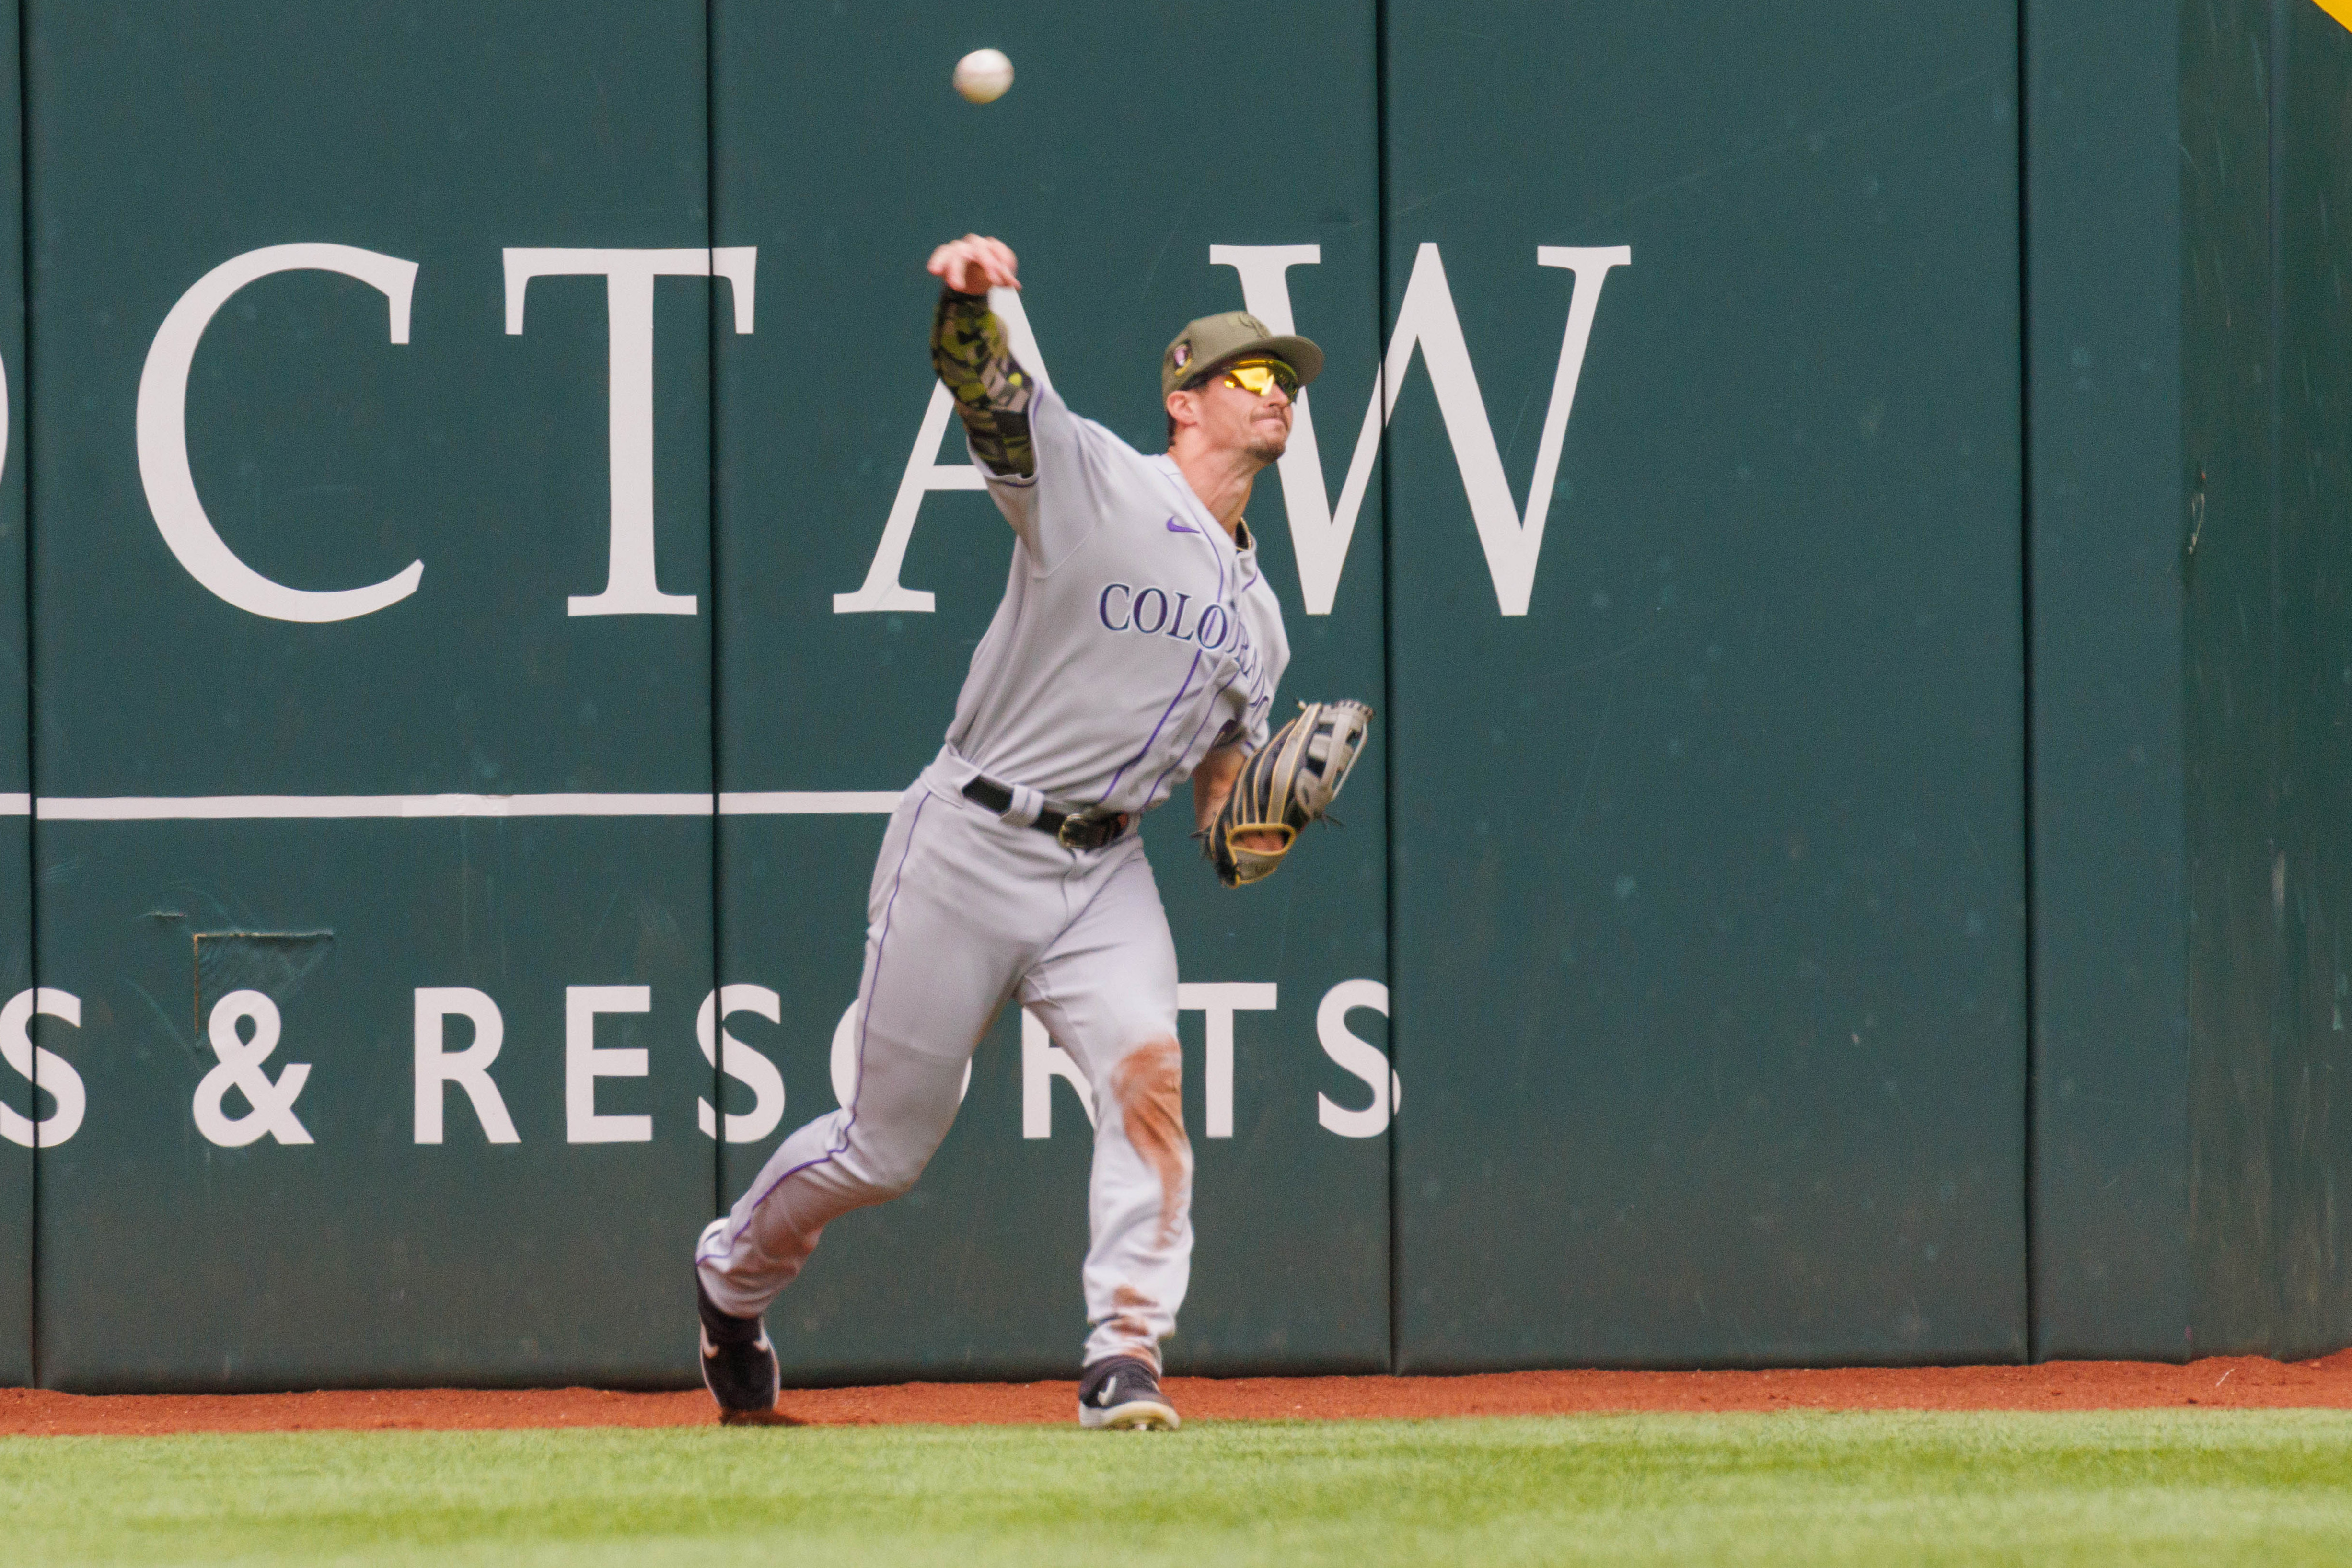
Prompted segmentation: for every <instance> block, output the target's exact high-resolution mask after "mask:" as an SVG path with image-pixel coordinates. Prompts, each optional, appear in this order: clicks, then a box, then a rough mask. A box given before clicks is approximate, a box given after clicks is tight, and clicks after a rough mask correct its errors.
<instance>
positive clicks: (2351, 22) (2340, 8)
mask: <svg viewBox="0 0 2352 1568" xmlns="http://www.w3.org/2000/svg"><path fill="white" fill-rule="evenodd" d="M2312 4H2313V5H2317V6H2318V7H2319V8H2320V9H2321V10H2323V11H2325V12H2326V13H2327V14H2328V15H2329V16H2333V17H2335V18H2336V21H2337V22H2339V23H2341V24H2342V25H2343V26H2346V27H2352V0H2312Z"/></svg>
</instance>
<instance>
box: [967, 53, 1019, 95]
mask: <svg viewBox="0 0 2352 1568" xmlns="http://www.w3.org/2000/svg"><path fill="white" fill-rule="evenodd" d="M1012 85H1013V62H1012V61H1011V60H1009V59H1006V58H1004V51H1003V49H974V50H972V51H971V53H970V54H968V55H966V56H964V58H961V59H960V60H958V61H956V68H955V89H956V90H957V91H958V92H960V93H961V94H963V95H964V97H966V98H968V99H970V100H971V101H972V102H974V103H994V102H995V101H996V100H998V99H1000V98H1003V96H1004V92H1005V89H1007V88H1009V87H1011V86H1012Z"/></svg>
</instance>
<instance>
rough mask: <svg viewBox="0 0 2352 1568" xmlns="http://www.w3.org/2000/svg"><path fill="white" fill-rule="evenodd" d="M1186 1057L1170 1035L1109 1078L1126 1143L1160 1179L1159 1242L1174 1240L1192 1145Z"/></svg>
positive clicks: (1133, 1053) (1145, 1046) (1140, 1049)
mask: <svg viewBox="0 0 2352 1568" xmlns="http://www.w3.org/2000/svg"><path fill="white" fill-rule="evenodd" d="M1183 1085H1184V1057H1183V1052H1182V1050H1181V1048H1180V1047H1178V1046H1177V1044H1176V1042H1175V1041H1174V1040H1171V1039H1167V1038H1164V1037H1163V1038H1160V1039H1157V1040H1149V1041H1146V1042H1145V1043H1144V1044H1142V1045H1140V1046H1138V1047H1136V1048H1135V1049H1134V1050H1132V1051H1129V1053H1128V1054H1127V1058H1126V1059H1125V1060H1123V1061H1121V1062H1120V1063H1119V1064H1118V1071H1117V1072H1115V1073H1114V1074H1113V1075H1112V1078H1111V1093H1112V1094H1113V1095H1115V1096H1116V1097H1117V1098H1118V1111H1119V1118H1120V1120H1121V1121H1123V1122H1124V1123H1125V1124H1126V1127H1127V1141H1128V1142H1129V1143H1131V1144H1133V1145H1134V1147H1135V1152H1137V1153H1139V1154H1140V1155H1142V1156H1143V1161H1144V1163H1146V1164H1148V1165H1150V1167H1151V1169H1152V1171H1153V1172H1154V1173H1156V1174H1157V1175H1158V1176H1159V1177H1160V1246H1162V1247H1165V1246H1167V1245H1168V1244H1169V1243H1171V1242H1172V1241H1174V1240H1175V1239H1176V1226H1177V1224H1178V1221H1179V1219H1180V1218H1181V1205H1182V1203H1183V1200H1184V1184H1185V1180H1186V1178H1187V1177H1188V1176H1190V1175H1191V1174H1192V1144H1191V1143H1190V1142H1187V1141H1186V1139H1185V1137H1184V1088H1183Z"/></svg>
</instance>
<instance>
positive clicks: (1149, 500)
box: [947, 386, 1290, 813]
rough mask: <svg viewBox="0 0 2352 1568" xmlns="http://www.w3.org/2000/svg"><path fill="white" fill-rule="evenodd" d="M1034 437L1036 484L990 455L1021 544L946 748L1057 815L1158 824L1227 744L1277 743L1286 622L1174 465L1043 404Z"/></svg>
mask: <svg viewBox="0 0 2352 1568" xmlns="http://www.w3.org/2000/svg"><path fill="white" fill-rule="evenodd" d="M1029 432H1030V437H1031V440H1032V441H1033V443H1034V451H1035V468H1036V472H1035V473H1034V476H1029V477H1023V476H1018V475H1013V476H1007V475H1003V474H998V473H996V472H994V471H992V469H991V468H989V467H988V465H987V464H985V463H982V462H979V461H978V455H977V454H975V465H976V466H977V467H978V468H980V471H981V473H982V476H984V477H985V478H986V479H987V480H988V490H989V494H991V495H992V496H993V497H995V498H996V504H997V506H998V508H999V509H1000V510H1003V513H1004V515H1005V517H1006V519H1007V520H1008V521H1011V523H1012V524H1013V533H1014V535H1015V542H1014V544H1013V565H1012V571H1011V574H1010V577H1009V579H1008V581H1007V582H1006V584H1005V589H1004V599H1003V603H1002V604H1000V605H998V606H997V611H996V617H995V619H994V620H993V621H992V622H991V623H990V625H989V628H988V635H987V636H986V637H982V639H981V643H980V646H979V647H977V648H976V649H974V650H973V652H972V656H971V672H970V673H969V674H968V675H967V676H966V677H965V679H964V684H963V692H962V695H961V696H960V697H959V698H958V699H957V700H956V714H955V722H954V724H953V725H952V726H950V729H949V730H948V735H947V742H948V745H949V747H950V749H951V750H953V751H954V752H955V753H956V754H957V755H959V756H961V757H962V758H963V759H964V760H965V761H967V762H969V763H971V764H972V765H973V766H975V767H977V768H978V769H980V771H981V772H982V773H986V774H988V775H989V776H990V777H991V778H993V779H996V780H998V781H1000V782H1002V783H1005V784H1026V785H1028V786H1029V787H1030V788H1032V789H1034V790H1037V791H1039V792H1040V793H1041V794H1043V795H1045V798H1046V799H1047V800H1048V801H1049V802H1050V803H1052V804H1053V805H1055V807H1056V808H1057V809H1061V810H1071V809H1085V810H1095V811H1100V812H1105V813H1108V812H1138V813H1139V812H1143V811H1147V810H1149V809H1150V807H1152V806H1154V805H1158V804H1159V803H1160V801H1162V800H1165V799H1166V798H1167V797H1168V795H1169V794H1170V792H1171V791H1172V790H1174V789H1175V788H1176V786H1177V785H1179V784H1182V783H1183V782H1184V781H1185V780H1186V779H1187V778H1189V777H1191V776H1192V770H1193V768H1195V767H1196V766H1198V765H1199V763H1200V761H1201V759H1202V756H1203V755H1205V754H1206V753H1207V752H1209V750H1210V749H1211V748H1212V747H1213V746H1215V745H1216V744H1218V743H1219V742H1220V741H1231V740H1234V739H1240V740H1241V741H1243V742H1244V743H1245V744H1246V745H1248V746H1250V747H1256V746H1258V745H1262V744H1263V743H1264V742H1265V738H1266V719H1267V715H1268V713H1269V711H1270V710H1271V708H1272V706H1273V697H1274V689H1275V687H1276V684H1277V683H1279V682H1280V680H1281V679H1282V672H1283V668H1284V667H1285V666H1286V665H1287V664H1288V663H1289V662H1290V645H1289V642H1288V640H1287V639H1286V637H1285V636H1284V634H1283V629H1282V611H1281V606H1280V605H1278V604H1277V603H1276V599H1275V596H1274V590H1273V589H1272V588H1271V587H1269V586H1267V584H1266V583H1265V578H1264V577H1263V576H1262V575H1261V574H1260V573H1259V571H1258V565H1257V548H1256V543H1255V541H1254V540H1252V539H1250V537H1249V534H1248V531H1247V530H1246V528H1244V529H1243V530H1242V531H1241V539H1240V542H1236V541H1235V540H1234V539H1231V538H1228V537H1227V536H1226V533H1225V531H1224V530H1223V528H1221V527H1219V526H1218V524H1217V521H1216V520H1215V519H1214V518H1213V517H1211V516H1210V515H1209V513H1208V511H1207V510H1206V509H1205V508H1203V507H1202V505H1201V502H1200V500H1199V498H1198V497H1196V496H1194V495H1193V493H1192V486H1191V485H1189V484H1187V483H1186V482H1185V479H1184V476H1183V474H1182V472H1181V470H1179V469H1178V468H1177V467H1176V464H1175V463H1174V462H1173V461H1172V460H1171V459H1170V458H1165V457H1146V456H1144V455H1143V454H1142V453H1140V452H1138V451H1137V450H1136V449H1135V448H1134V447H1130V446H1129V445H1128V444H1127V443H1126V442H1124V441H1122V440H1120V439H1119V438H1118V437H1117V436H1114V435H1113V434H1111V433H1110V432H1109V431H1108V430H1106V429H1104V428H1103V427H1102V426H1100V425H1097V424H1096V423H1095V422H1094V421H1093V420H1091V419H1084V418H1080V417H1079V416H1076V415H1075V414H1073V413H1071V412H1070V410H1069V408H1068V406H1067V405H1066V404H1064V403H1063V402H1062V400H1061V399H1060V398H1059V397H1058V396H1056V395H1055V394H1054V392H1053V391H1052V390H1051V389H1050V388H1046V387H1043V386H1040V387H1038V388H1037V390H1036V393H1035V395H1034V400H1033V401H1032V402H1031V404H1030V405H1029Z"/></svg>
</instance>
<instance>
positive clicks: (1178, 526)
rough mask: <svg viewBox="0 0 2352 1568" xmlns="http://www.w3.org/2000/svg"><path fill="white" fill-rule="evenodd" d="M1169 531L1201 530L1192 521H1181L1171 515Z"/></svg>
mask: <svg viewBox="0 0 2352 1568" xmlns="http://www.w3.org/2000/svg"><path fill="white" fill-rule="evenodd" d="M1168 531H1169V532H1171V533H1198V532H1200V530H1199V529H1197V528H1194V527H1193V526H1192V524H1190V523H1186V522H1179V521H1176V520H1175V519H1174V518H1172V517H1171V518H1170V519H1169V520H1168Z"/></svg>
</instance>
